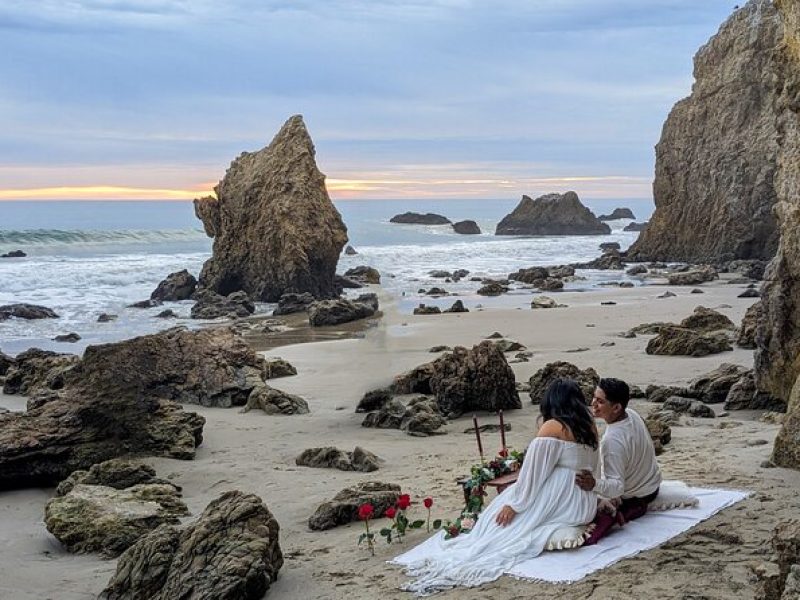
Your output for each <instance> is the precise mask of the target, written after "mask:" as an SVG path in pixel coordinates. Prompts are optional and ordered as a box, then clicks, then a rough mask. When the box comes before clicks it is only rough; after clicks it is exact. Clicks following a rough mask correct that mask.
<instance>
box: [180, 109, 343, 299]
mask: <svg viewBox="0 0 800 600" xmlns="http://www.w3.org/2000/svg"><path fill="white" fill-rule="evenodd" d="M215 192H216V198H214V197H211V196H209V197H206V198H200V199H199V200H195V201H194V207H195V214H197V216H198V218H199V219H200V220H201V221H203V226H204V227H205V230H206V233H207V234H208V235H209V236H210V237H213V238H214V248H213V254H212V256H211V258H210V259H209V260H208V261H207V262H206V264H205V265H204V266H203V270H202V272H201V273H200V287H201V288H208V289H211V290H213V291H215V292H217V293H218V294H221V295H223V296H227V295H228V294H230V293H231V292H236V291H240V290H241V291H244V292H246V293H247V295H248V296H250V297H251V298H252V299H253V300H261V301H265V302H277V301H278V299H279V298H280V297H281V295H282V294H284V293H286V292H296V293H302V292H310V293H311V294H313V295H314V296H315V297H316V298H332V297H334V296H336V286H335V284H334V276H335V275H336V263H337V262H338V260H339V254H340V253H341V251H342V248H343V247H344V245H345V243H347V228H346V227H345V225H344V223H343V222H342V218H341V216H340V215H339V212H338V211H337V210H336V208H335V207H334V206H333V203H332V202H331V200H330V198H329V197H328V192H327V191H326V189H325V176H324V175H323V174H322V173H321V172H320V171H319V169H318V168H317V164H316V161H315V160H314V144H313V143H312V141H311V138H310V137H309V135H308V131H307V130H306V127H305V124H304V123H303V118H302V117H301V116H299V115H295V116H293V117H291V118H290V119H289V120H288V121H287V122H286V123H285V124H284V126H283V127H282V128H281V130H280V131H279V132H278V135H276V136H275V139H273V140H272V143H271V144H270V145H269V146H267V147H266V148H263V149H261V150H259V151H258V152H244V153H242V154H241V155H240V156H239V157H238V158H237V159H236V160H234V161H233V163H232V164H231V166H230V168H229V169H228V171H227V173H225V177H224V178H223V179H222V181H220V182H219V184H218V185H217V187H216V188H215Z"/></svg>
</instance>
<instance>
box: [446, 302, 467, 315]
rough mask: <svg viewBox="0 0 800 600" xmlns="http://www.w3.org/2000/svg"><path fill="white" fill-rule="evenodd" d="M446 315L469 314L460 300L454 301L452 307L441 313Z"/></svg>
mask: <svg viewBox="0 0 800 600" xmlns="http://www.w3.org/2000/svg"><path fill="white" fill-rule="evenodd" d="M442 312H446V313H465V312H469V309H468V308H466V307H465V306H464V303H463V302H462V301H461V300H456V301H455V302H453V306H451V307H450V308H448V309H446V310H444V311H442Z"/></svg>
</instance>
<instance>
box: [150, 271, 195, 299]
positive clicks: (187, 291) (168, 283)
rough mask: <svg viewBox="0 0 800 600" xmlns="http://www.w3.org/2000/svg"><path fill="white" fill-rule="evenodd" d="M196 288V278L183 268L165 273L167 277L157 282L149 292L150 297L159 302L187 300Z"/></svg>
mask: <svg viewBox="0 0 800 600" xmlns="http://www.w3.org/2000/svg"><path fill="white" fill-rule="evenodd" d="M196 288H197V279H195V277H194V275H192V274H190V273H189V271H187V270H186V269H184V270H183V271H177V272H175V273H170V274H169V275H167V278H166V279H164V281H162V282H161V283H159V284H158V286H157V287H156V289H154V290H153V293H152V294H150V299H151V300H158V301H160V302H167V301H173V302H174V301H177V300H188V299H189V298H191V297H192V294H194V291H195V289H196Z"/></svg>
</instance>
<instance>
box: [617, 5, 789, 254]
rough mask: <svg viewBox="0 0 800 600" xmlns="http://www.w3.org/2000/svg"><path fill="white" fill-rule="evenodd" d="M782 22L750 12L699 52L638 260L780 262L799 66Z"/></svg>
mask: <svg viewBox="0 0 800 600" xmlns="http://www.w3.org/2000/svg"><path fill="white" fill-rule="evenodd" d="M784 4H785V5H788V4H791V3H789V2H786V3H784ZM781 12H782V10H781V9H778V8H777V7H776V6H775V5H774V4H773V3H772V2H760V1H752V2H748V3H747V4H745V5H743V6H742V8H740V9H738V10H736V11H734V13H733V14H732V15H731V16H730V18H728V20H727V21H726V22H725V23H724V24H723V25H722V26H721V27H720V29H719V31H718V32H717V34H716V35H714V36H713V37H712V38H711V39H710V40H709V41H708V43H706V44H705V45H704V46H702V47H701V48H700V50H699V51H698V52H697V55H696V56H695V59H694V75H695V82H694V85H693V87H692V94H691V95H690V96H689V97H688V98H685V99H683V100H681V101H679V102H678V103H677V104H676V105H675V106H674V107H673V109H672V111H671V112H670V115H669V117H668V118H667V121H666V123H665V124H664V127H663V130H662V134H661V140H660V141H659V142H658V144H657V146H656V169H655V181H654V183H653V196H654V201H655V205H656V210H655V213H654V214H653V216H652V218H651V220H650V225H649V226H648V228H647V229H646V230H645V231H644V232H643V234H642V235H641V236H640V237H639V239H638V240H637V241H636V242H635V243H634V245H633V246H632V247H631V249H630V254H631V255H632V256H641V257H647V258H648V259H650V260H673V261H674V260H685V261H701V260H702V261H707V260H711V261H718V260H725V259H730V258H737V259H749V258H759V259H769V258H771V257H772V256H773V254H774V253H775V250H776V248H777V244H778V231H777V227H776V223H775V217H774V216H773V214H772V207H773V206H774V205H775V203H776V199H777V195H778V190H779V184H780V182H779V178H778V176H777V171H778V170H779V169H780V163H781V146H782V145H783V146H791V145H793V141H792V140H791V139H789V138H790V136H786V135H785V134H784V127H783V125H782V123H781V120H782V119H783V116H782V114H787V117H786V118H787V122H788V123H792V122H793V121H791V119H792V118H796V115H794V116H792V114H791V109H790V108H787V107H786V104H788V105H789V107H791V106H792V104H791V102H793V101H794V100H793V99H794V97H793V96H792V94H793V93H794V92H792V91H790V90H792V89H793V88H792V86H791V84H790V81H789V80H790V79H791V78H794V80H795V81H796V75H795V74H794V72H795V71H796V62H795V64H794V65H793V64H792V63H793V62H794V61H796V58H795V59H794V61H792V60H789V59H788V57H787V55H791V52H790V51H787V48H793V46H792V45H790V44H787V43H786V42H785V41H784V30H785V25H784V22H783V19H782V17H781V16H780V13H781ZM787 28H788V26H787ZM795 28H796V27H795ZM742 90H747V93H746V94H743V93H742ZM781 94H784V95H785V96H789V97H788V98H786V100H784V101H782V100H781Z"/></svg>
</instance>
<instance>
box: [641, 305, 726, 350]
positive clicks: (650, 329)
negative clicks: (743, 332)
mask: <svg viewBox="0 0 800 600" xmlns="http://www.w3.org/2000/svg"><path fill="white" fill-rule="evenodd" d="M735 329H736V326H735V325H734V324H733V322H732V321H731V320H730V319H729V318H728V317H726V316H725V315H723V314H722V313H720V312H717V311H715V310H712V309H710V308H705V307H703V306H698V307H697V308H695V309H694V313H693V314H692V315H690V316H688V317H686V318H685V319H684V320H683V321H681V322H680V324H675V323H645V324H642V325H638V326H637V327H634V328H633V329H631V330H630V331H629V332H628V335H627V337H634V336H635V335H636V334H637V333H644V334H655V337H654V338H652V339H651V340H650V341H649V342H648V343H647V347H646V349H645V352H647V354H657V355H668V356H707V355H709V354H717V353H719V352H726V351H728V350H733V346H732V345H731V337H732V332H733V331H734V330H735Z"/></svg>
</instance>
